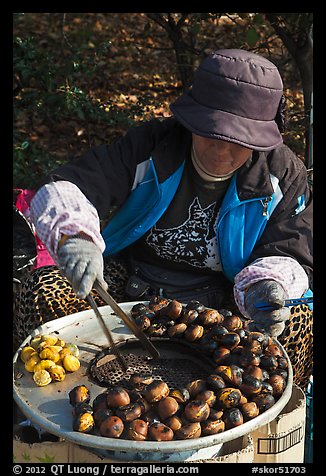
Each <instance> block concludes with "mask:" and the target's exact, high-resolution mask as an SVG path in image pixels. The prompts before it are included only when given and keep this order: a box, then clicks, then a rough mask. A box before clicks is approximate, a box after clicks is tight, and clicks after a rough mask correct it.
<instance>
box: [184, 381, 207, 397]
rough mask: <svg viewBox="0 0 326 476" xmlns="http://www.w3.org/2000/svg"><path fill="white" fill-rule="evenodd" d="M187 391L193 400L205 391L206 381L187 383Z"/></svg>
mask: <svg viewBox="0 0 326 476" xmlns="http://www.w3.org/2000/svg"><path fill="white" fill-rule="evenodd" d="M187 390H188V392H189V394H190V398H195V397H196V395H198V393H200V392H203V391H204V390H207V383H206V380H203V379H197V380H193V381H192V382H189V383H188V385H187Z"/></svg>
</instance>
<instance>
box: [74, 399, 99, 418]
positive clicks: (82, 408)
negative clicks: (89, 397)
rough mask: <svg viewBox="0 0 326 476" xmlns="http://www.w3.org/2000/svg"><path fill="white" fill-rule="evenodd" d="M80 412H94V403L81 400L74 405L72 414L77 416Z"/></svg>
mask: <svg viewBox="0 0 326 476" xmlns="http://www.w3.org/2000/svg"><path fill="white" fill-rule="evenodd" d="M80 413H91V414H93V413H94V410H93V407H92V405H90V404H89V403H86V402H79V403H76V405H74V407H73V409H72V415H73V416H74V417H75V416H77V415H79V414H80Z"/></svg>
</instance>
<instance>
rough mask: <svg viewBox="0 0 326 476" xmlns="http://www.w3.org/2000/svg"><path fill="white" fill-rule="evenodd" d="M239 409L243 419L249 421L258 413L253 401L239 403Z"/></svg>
mask: <svg viewBox="0 0 326 476" xmlns="http://www.w3.org/2000/svg"><path fill="white" fill-rule="evenodd" d="M240 411H241V413H242V415H243V419H244V421H249V420H252V419H253V418H255V417H256V416H258V415H259V408H258V406H257V404H256V403H255V402H247V403H243V404H242V405H240Z"/></svg>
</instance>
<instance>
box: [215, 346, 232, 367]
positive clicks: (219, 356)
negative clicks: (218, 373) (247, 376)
mask: <svg viewBox="0 0 326 476" xmlns="http://www.w3.org/2000/svg"><path fill="white" fill-rule="evenodd" d="M230 353H231V351H230V349H227V348H226V347H219V348H218V349H216V350H214V352H213V360H214V362H215V363H216V364H217V365H223V364H224V363H225V362H226V361H227V359H228V357H229V356H230Z"/></svg>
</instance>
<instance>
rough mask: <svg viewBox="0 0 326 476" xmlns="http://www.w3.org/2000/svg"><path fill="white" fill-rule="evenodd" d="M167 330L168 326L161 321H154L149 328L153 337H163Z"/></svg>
mask: <svg viewBox="0 0 326 476" xmlns="http://www.w3.org/2000/svg"><path fill="white" fill-rule="evenodd" d="M166 331H167V327H166V326H165V325H164V324H161V323H160V322H154V323H152V324H151V325H150V326H149V328H148V329H147V332H148V334H149V335H150V336H151V337H162V336H163V335H164V334H165V333H166Z"/></svg>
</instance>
